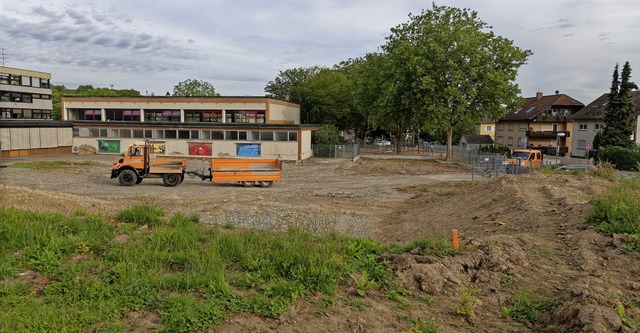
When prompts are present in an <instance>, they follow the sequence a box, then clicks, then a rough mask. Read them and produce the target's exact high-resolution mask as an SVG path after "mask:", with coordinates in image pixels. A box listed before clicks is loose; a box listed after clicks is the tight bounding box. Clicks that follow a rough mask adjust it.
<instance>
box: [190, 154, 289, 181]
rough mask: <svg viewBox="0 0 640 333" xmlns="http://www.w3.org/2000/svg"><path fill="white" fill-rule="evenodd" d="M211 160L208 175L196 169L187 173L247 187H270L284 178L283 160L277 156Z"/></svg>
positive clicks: (203, 178)
mask: <svg viewBox="0 0 640 333" xmlns="http://www.w3.org/2000/svg"><path fill="white" fill-rule="evenodd" d="M210 162H211V164H210V167H209V174H208V175H207V174H202V173H199V172H196V171H188V172H187V174H188V175H192V176H198V177H200V178H201V179H202V180H211V181H212V182H214V183H236V182H238V183H241V184H242V185H244V186H246V187H250V186H254V185H260V186H262V187H269V186H271V185H272V184H273V182H278V181H280V180H281V179H282V178H281V175H282V161H281V160H280V159H277V158H271V159H270V158H249V157H238V158H212V159H210Z"/></svg>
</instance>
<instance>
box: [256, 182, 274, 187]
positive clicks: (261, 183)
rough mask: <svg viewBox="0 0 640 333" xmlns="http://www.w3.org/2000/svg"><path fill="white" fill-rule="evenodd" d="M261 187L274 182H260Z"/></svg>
mask: <svg viewBox="0 0 640 333" xmlns="http://www.w3.org/2000/svg"><path fill="white" fill-rule="evenodd" d="M258 184H259V185H260V186H261V187H269V186H271V185H273V182H258Z"/></svg>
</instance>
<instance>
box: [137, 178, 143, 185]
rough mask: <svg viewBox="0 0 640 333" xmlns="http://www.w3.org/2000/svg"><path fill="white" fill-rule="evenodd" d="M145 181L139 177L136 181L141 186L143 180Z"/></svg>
mask: <svg viewBox="0 0 640 333" xmlns="http://www.w3.org/2000/svg"><path fill="white" fill-rule="evenodd" d="M143 179H144V178H142V177H138V180H136V184H140V183H142V180H143Z"/></svg>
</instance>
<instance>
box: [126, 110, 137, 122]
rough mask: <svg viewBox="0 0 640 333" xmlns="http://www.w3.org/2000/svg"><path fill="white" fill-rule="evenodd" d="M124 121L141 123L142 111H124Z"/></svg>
mask: <svg viewBox="0 0 640 333" xmlns="http://www.w3.org/2000/svg"><path fill="white" fill-rule="evenodd" d="M122 120H124V121H140V110H124V111H122Z"/></svg>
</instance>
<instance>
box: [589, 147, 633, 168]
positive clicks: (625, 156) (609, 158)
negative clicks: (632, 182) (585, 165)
mask: <svg viewBox="0 0 640 333" xmlns="http://www.w3.org/2000/svg"><path fill="white" fill-rule="evenodd" d="M594 161H595V162H596V163H599V162H609V163H611V164H613V165H614V166H615V168H616V169H618V170H625V171H639V170H638V166H640V151H638V149H637V148H635V149H634V148H624V147H603V148H599V149H598V150H597V151H596V153H595V156H594Z"/></svg>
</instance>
